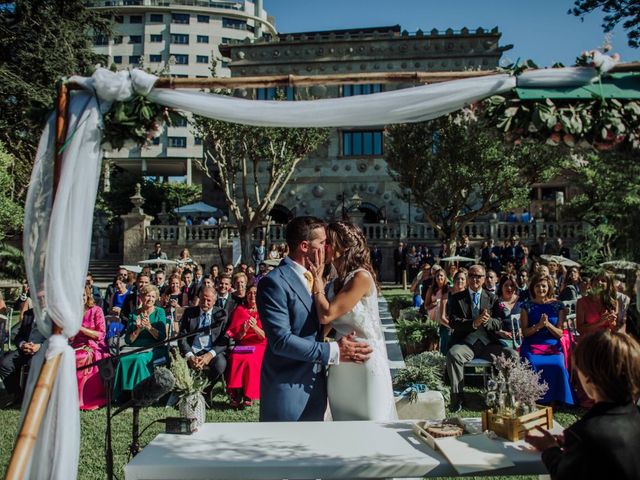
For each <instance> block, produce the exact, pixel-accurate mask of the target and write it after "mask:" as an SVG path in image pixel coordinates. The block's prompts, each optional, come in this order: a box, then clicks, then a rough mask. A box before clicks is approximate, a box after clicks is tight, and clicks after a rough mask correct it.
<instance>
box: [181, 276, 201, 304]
mask: <svg viewBox="0 0 640 480" xmlns="http://www.w3.org/2000/svg"><path fill="white" fill-rule="evenodd" d="M182 285H183V287H182V293H184V295H185V296H186V299H187V302H188V303H187V304H185V306H186V305H193V303H194V299H195V298H197V296H196V290H197V289H198V287H197V286H196V284H195V282H194V281H193V272H192V271H191V270H190V269H188V268H187V269H185V271H184V272H182Z"/></svg>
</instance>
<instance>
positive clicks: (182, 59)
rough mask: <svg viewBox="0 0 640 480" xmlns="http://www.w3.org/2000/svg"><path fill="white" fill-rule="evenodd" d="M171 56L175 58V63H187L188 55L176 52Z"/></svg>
mask: <svg viewBox="0 0 640 480" xmlns="http://www.w3.org/2000/svg"><path fill="white" fill-rule="evenodd" d="M173 57H174V58H175V59H176V65H189V55H184V54H181V53H176V54H175V55H174V56H173Z"/></svg>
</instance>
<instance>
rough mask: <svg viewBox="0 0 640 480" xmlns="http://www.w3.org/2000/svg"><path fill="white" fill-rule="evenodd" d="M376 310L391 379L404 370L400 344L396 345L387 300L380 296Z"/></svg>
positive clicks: (396, 339)
mask: <svg viewBox="0 0 640 480" xmlns="http://www.w3.org/2000/svg"><path fill="white" fill-rule="evenodd" d="M378 308H379V310H380V321H381V322H382V330H383V332H384V336H385V340H386V343H387V357H388V358H389V368H390V369H391V377H393V376H394V375H395V374H396V372H397V371H398V370H399V369H401V368H404V357H403V356H402V351H401V350H400V344H399V343H398V336H397V335H396V326H395V324H394V323H393V318H392V317H391V313H389V306H388V304H387V299H386V298H384V297H383V296H382V295H381V296H380V298H379V299H378Z"/></svg>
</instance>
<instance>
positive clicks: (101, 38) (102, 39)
mask: <svg viewBox="0 0 640 480" xmlns="http://www.w3.org/2000/svg"><path fill="white" fill-rule="evenodd" d="M93 44H94V45H109V37H107V36H106V35H96V36H95V37H93Z"/></svg>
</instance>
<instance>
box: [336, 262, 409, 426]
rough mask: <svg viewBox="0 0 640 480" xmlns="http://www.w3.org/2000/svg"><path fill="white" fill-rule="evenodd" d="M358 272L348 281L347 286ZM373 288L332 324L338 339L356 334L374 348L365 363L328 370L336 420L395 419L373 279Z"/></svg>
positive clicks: (353, 273) (344, 364)
mask: <svg viewBox="0 0 640 480" xmlns="http://www.w3.org/2000/svg"><path fill="white" fill-rule="evenodd" d="M357 272H366V273H367V275H369V272H367V271H366V270H365V269H358V270H354V271H353V272H351V273H349V274H348V275H347V277H346V278H345V281H344V283H345V284H347V283H348V282H349V281H350V280H351V279H352V278H353V276H354V275H355V274H356V273H357ZM369 278H370V282H371V287H370V289H369V291H368V292H367V293H366V294H365V295H364V296H363V297H362V298H361V299H360V300H359V301H358V303H356V305H355V306H354V307H353V309H352V310H351V311H350V312H347V313H345V314H344V315H342V316H340V317H339V318H337V319H335V320H334V321H333V322H331V326H332V327H333V328H335V330H336V332H337V337H338V338H340V337H342V336H345V335H349V334H350V333H351V332H356V337H357V338H358V340H359V341H362V342H366V343H368V344H369V345H371V347H372V348H373V353H372V354H371V357H370V358H369V360H367V361H366V362H365V363H364V364H358V363H353V362H344V363H340V364H339V365H331V366H330V367H329V378H328V385H327V389H328V396H329V409H330V411H331V417H332V418H333V420H375V421H390V420H396V419H397V418H398V414H397V412H396V407H395V400H394V398H393V387H392V384H391V372H390V371H389V360H388V358H387V348H386V345H385V339H384V333H383V332H382V325H381V323H380V312H379V311H378V294H377V289H376V285H375V283H374V281H373V278H371V276H370V275H369Z"/></svg>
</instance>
